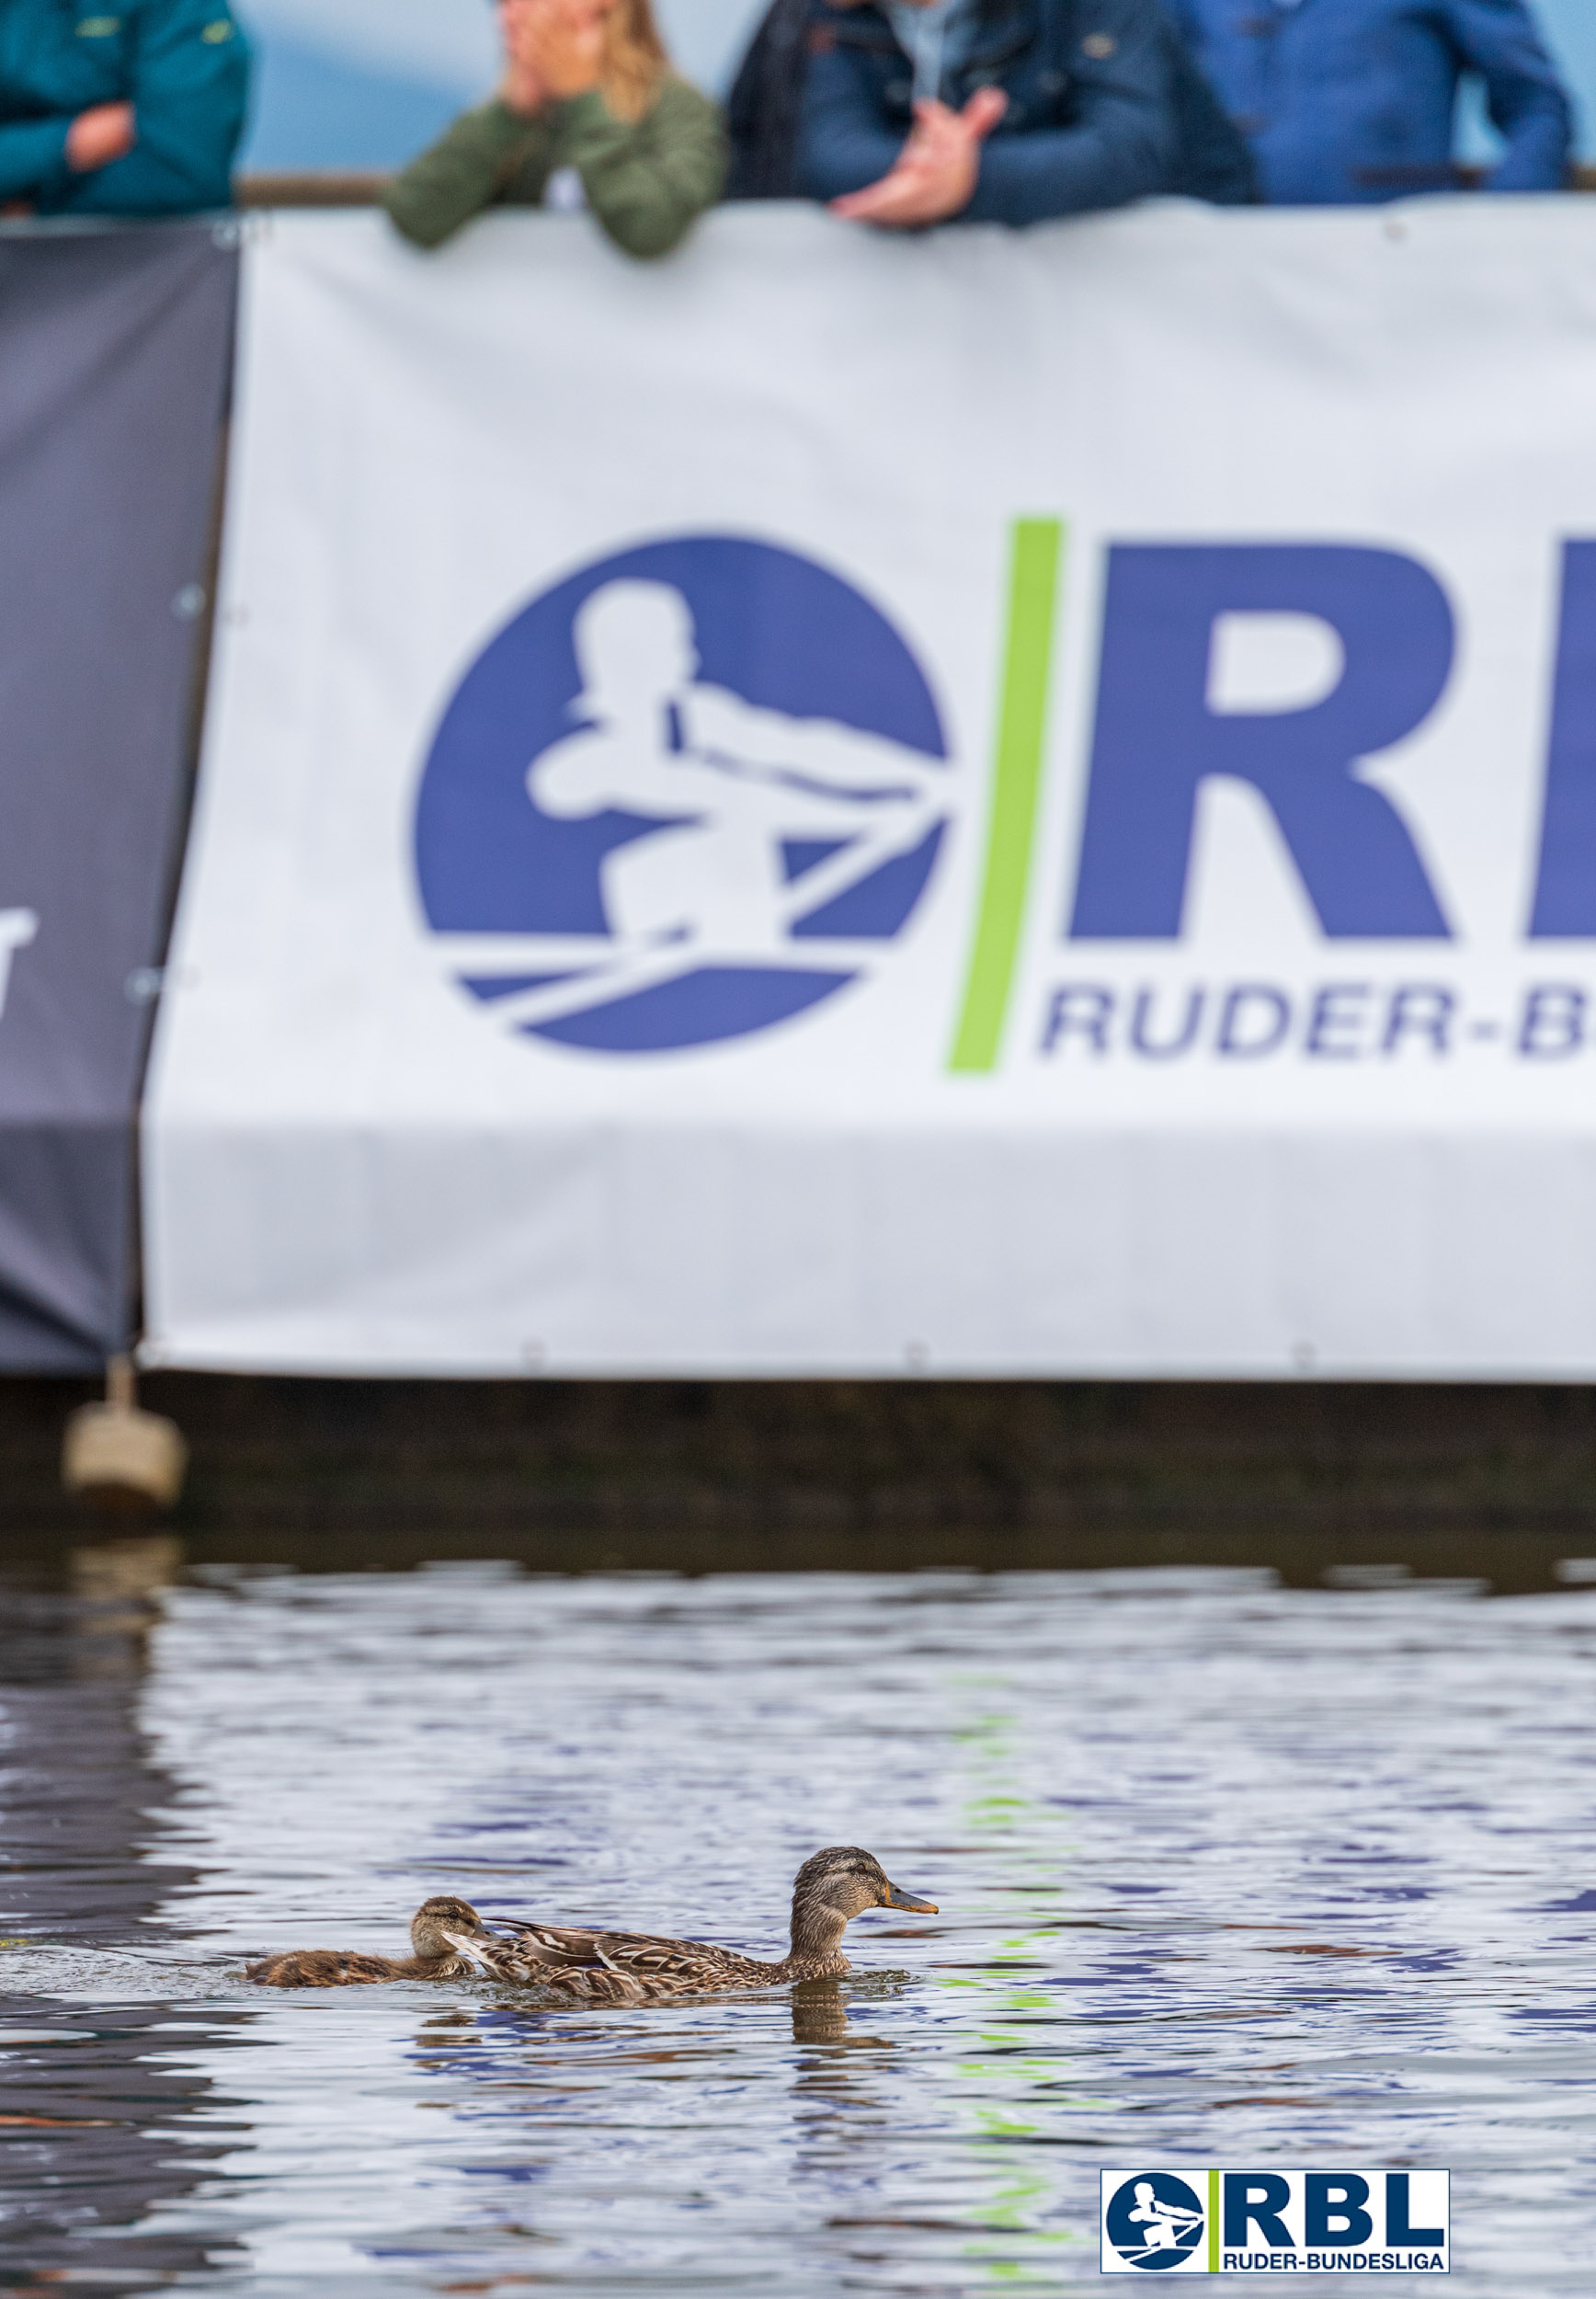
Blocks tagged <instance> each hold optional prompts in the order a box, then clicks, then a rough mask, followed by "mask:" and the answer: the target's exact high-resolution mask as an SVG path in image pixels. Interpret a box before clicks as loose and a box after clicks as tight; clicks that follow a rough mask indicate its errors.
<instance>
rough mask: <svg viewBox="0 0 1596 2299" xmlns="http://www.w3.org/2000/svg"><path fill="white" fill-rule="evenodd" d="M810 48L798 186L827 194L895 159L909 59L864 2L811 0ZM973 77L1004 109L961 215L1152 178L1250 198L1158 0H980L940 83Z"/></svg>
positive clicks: (880, 14)
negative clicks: (967, 42) (997, 92)
mask: <svg viewBox="0 0 1596 2299" xmlns="http://www.w3.org/2000/svg"><path fill="white" fill-rule="evenodd" d="M808 48H809V70H808V78H807V85H806V86H805V89H804V109H803V117H802V120H801V124H800V130H799V164H798V175H799V184H800V188H801V189H803V190H804V192H806V193H807V194H808V195H809V196H810V198H812V199H815V200H835V199H837V198H838V197H839V196H840V195H841V194H842V193H844V192H849V191H859V190H861V189H863V187H864V186H865V185H866V184H872V183H875V182H876V181H877V180H878V179H879V178H880V177H883V176H884V175H885V174H886V173H887V171H888V169H889V168H890V167H891V166H892V165H893V163H894V161H895V159H896V158H897V155H898V154H899V152H900V151H901V150H902V148H903V144H904V141H905V139H906V136H907V135H908V132H909V130H910V128H911V127H912V126H913V124H914V123H913V109H912V107H913V95H914V87H913V73H912V67H911V65H910V63H909V60H908V58H907V57H906V54H905V53H904V51H903V50H902V48H901V47H900V46H899V45H898V42H897V40H896V38H895V35H894V33H893V29H892V26H891V24H890V23H889V21H888V19H887V17H886V16H885V14H884V11H883V10H882V9H881V8H879V7H878V6H875V5H874V0H867V5H864V6H858V5H848V4H847V0H840V4H839V5H827V4H826V0H821V5H819V6H816V8H815V20H814V23H813V26H812V28H811V29H810V32H809V36H808ZM984 86H998V87H1000V88H1002V89H1003V91H1004V93H1005V94H1006V95H1007V96H1008V98H1009V109H1008V111H1007V112H1006V113H1005V115H1004V117H1003V119H1002V120H1000V121H999V122H998V127H997V128H996V130H995V131H994V132H993V133H992V134H991V135H990V136H989V137H988V138H987V140H986V143H985V145H984V146H983V147H982V154H981V175H980V180H979V182H978V184H977V186H976V189H975V198H974V199H973V200H971V202H970V204H969V206H968V207H967V208H965V209H964V211H963V214H962V215H961V216H960V218H959V219H958V220H959V221H960V222H961V223H963V222H969V223H1016V224H1018V223H1041V222H1043V220H1044V219H1045V218H1047V217H1049V216H1058V215H1078V214H1081V213H1083V212H1086V211H1087V210H1089V209H1095V208H1117V207H1122V206H1123V205H1124V203H1125V202H1126V201H1127V200H1137V199H1140V198H1142V197H1144V196H1145V195H1146V194H1147V193H1151V192H1189V193H1191V195H1192V196H1194V197H1197V198H1203V199H1213V200H1224V201H1226V202H1236V201H1241V200H1248V199H1250V198H1251V197H1252V196H1253V193H1252V186H1251V181H1250V170H1249V168H1248V160H1247V154H1246V152H1245V150H1244V149H1243V148H1242V146H1241V143H1240V141H1239V139H1238V138H1236V137H1235V136H1234V135H1233V134H1232V132H1230V130H1229V128H1228V125H1227V123H1226V121H1225V118H1224V116H1223V114H1222V113H1221V111H1220V109H1219V107H1218V105H1217V104H1216V103H1215V101H1214V97H1213V96H1212V95H1211V94H1210V92H1209V90H1208V88H1207V87H1206V86H1205V85H1204V83H1203V81H1202V79H1201V78H1200V76H1199V74H1197V72H1196V71H1195V70H1194V69H1193V67H1192V64H1191V59H1190V58H1189V57H1188V56H1187V54H1186V52H1185V51H1184V49H1183V48H1182V46H1181V43H1180V40H1179V39H1178V38H1177V36H1176V34H1175V32H1174V30H1173V29H1172V27H1171V25H1170V23H1169V20H1168V17H1166V16H1165V15H1164V13H1163V10H1162V7H1161V6H1160V0H984V6H983V10H982V21H981V26H980V29H979V32H978V34H977V36H976V39H975V43H974V45H973V47H972V48H971V50H970V51H969V52H968V53H967V54H966V55H965V56H964V58H963V61H962V63H960V64H959V65H958V67H957V69H956V70H955V71H954V73H953V74H952V80H951V84H950V85H949V86H947V87H946V88H945V89H944V96H945V97H946V98H947V100H949V101H950V102H952V103H955V104H958V105H961V106H962V105H963V104H964V103H966V102H967V101H968V100H969V98H970V97H971V96H972V95H974V93H975V90H976V88H978V87H984Z"/></svg>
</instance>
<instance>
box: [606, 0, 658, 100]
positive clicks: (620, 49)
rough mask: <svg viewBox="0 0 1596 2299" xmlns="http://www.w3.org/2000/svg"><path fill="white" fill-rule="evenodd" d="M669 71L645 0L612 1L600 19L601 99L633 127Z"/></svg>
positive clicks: (652, 15) (652, 13)
mask: <svg viewBox="0 0 1596 2299" xmlns="http://www.w3.org/2000/svg"><path fill="white" fill-rule="evenodd" d="M669 74H670V58H669V56H668V55H667V53H666V49H665V42H664V40H661V39H660V37H659V28H658V26H657V25H656V23H655V20H654V10H653V8H652V7H651V6H649V0H615V6H613V7H612V8H611V9H610V11H609V13H608V15H607V16H606V17H605V18H604V78H603V83H602V86H603V89H604V101H605V102H606V103H607V104H608V105H609V107H610V110H611V111H612V112H613V113H614V114H615V117H616V119H617V120H626V121H627V122H629V123H630V124H631V125H633V126H635V125H636V123H637V121H638V120H641V119H642V118H643V117H644V114H645V113H646V112H648V111H649V110H651V109H652V108H653V105H654V99H655V97H656V96H657V95H658V94H659V91H660V88H661V87H662V86H663V85H664V83H665V81H666V80H667V77H668V76H669Z"/></svg>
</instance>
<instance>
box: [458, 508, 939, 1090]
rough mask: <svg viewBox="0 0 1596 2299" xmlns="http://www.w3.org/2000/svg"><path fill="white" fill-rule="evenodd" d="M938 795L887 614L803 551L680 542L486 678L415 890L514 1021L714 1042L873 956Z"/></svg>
mask: <svg viewBox="0 0 1596 2299" xmlns="http://www.w3.org/2000/svg"><path fill="white" fill-rule="evenodd" d="M946 794H947V745H946V742H945V740H944V738H943V733H942V726H941V719H940V718H939V716H938V713H937V707H936V704H935V703H934V702H933V701H932V698H931V693H930V690H929V686H928V685H927V683H926V680H925V677H924V675H923V673H922V672H921V670H920V669H919V666H918V663H917V662H916V660H915V658H914V657H913V655H912V654H911V653H910V652H909V649H908V647H907V646H906V645H905V643H904V641H903V639H902V638H901V637H900V636H899V635H898V634H897V632H896V631H895V629H894V628H893V626H892V624H891V623H889V622H888V621H887V620H886V618H885V616H884V615H883V614H882V613H881V612H880V611H879V609H877V608H875V607H873V606H872V605H871V603H870V601H869V600H866V599H864V598H862V597H861V594H860V593H859V592H858V591H857V590H855V589H852V588H851V587H850V586H849V584H847V583H845V582H842V581H840V580H839V579H838V577H837V576H835V575H832V574H828V573H827V570H826V569H825V568H824V567H821V566H816V565H815V563H814V561H813V560H810V559H805V558H801V557H799V556H798V555H797V554H796V553H794V552H791V551H782V550H778V549H777V548H776V547H775V546H774V545H773V544H770V543H752V542H748V541H746V540H742V539H738V538H735V537H731V536H722V535H693V536H684V537H682V538H680V539H678V540H674V541H671V542H667V543H650V544H647V545H645V546H644V547H643V548H641V549H638V550H635V551H626V552H622V553H621V554H620V555H617V556H615V557H613V558H608V559H604V560H602V561H600V562H599V564H598V565H596V566H589V567H586V568H584V569H583V571H582V572H581V573H580V574H577V575H573V576H572V577H570V578H568V579H567V580H566V581H565V582H563V583H561V584H559V585H558V586H557V587H556V588H555V589H553V590H548V591H545V592H543V594H542V597H541V598H538V599H534V600H532V602H531V604H530V606H528V607H526V608H524V609H523V610H522V612H520V613H519V614H518V615H517V616H516V618H515V620H514V621H513V622H512V623H508V624H507V627H506V628H505V629H504V630H502V631H501V632H500V633H499V634H498V635H497V636H496V638H494V639H493V640H492V641H491V642H490V644H489V645H488V646H487V647H486V648H485V651H484V653H483V654H482V655H481V656H480V657H479V658H478V659H477V660H476V662H475V663H473V666H472V668H471V669H470V670H469V671H467V673H466V675H465V677H464V679H463V680H462V682H461V685H460V687H459V689H458V691H457V692H456V693H455V695H454V697H453V699H452V700H451V701H450V704H449V707H448V709H447V711H446V712H445V713H444V716H443V721H442V724H441V726H439V730H438V735H437V738H436V739H435V741H434V743H433V746H432V751H431V755H430V757H429V758H428V761H427V768H426V772H425V774H424V776H423V778H422V783H421V793H420V797H419V800H418V803H417V806H416V875H417V878H418V881H419V885H420V891H421V900H422V906H423V909H425V911H426V915H427V920H428V924H429V926H430V927H431V928H432V930H433V932H434V933H436V934H438V935H440V936H447V937H448V938H449V941H450V945H451V946H450V948H449V950H448V954H447V955H448V962H449V964H450V970H451V971H452V973H453V975H454V978H455V979H456V980H457V981H458V982H459V984H460V986H461V988H462V989H464V990H465V991H467V992H468V993H469V994H470V995H471V996H472V997H473V998H474V999H476V1000H478V1001H481V1002H482V1004H483V1005H484V1006H485V1007H486V1008H488V1009H489V1010H490V1011H491V1012H493V1013H494V1014H495V1015H496V1017H497V1018H499V1019H500V1020H501V1022H502V1024H503V1025H504V1026H505V1027H506V1028H507V1029H509V1030H511V1031H513V1032H515V1033H517V1034H518V1035H528V1036H532V1037H541V1038H546V1039H552V1040H553V1042H554V1043H555V1044H557V1045H561V1046H572V1047H585V1048H587V1050H589V1051H592V1052H595V1053H604V1054H655V1053H662V1052H665V1051H667V1050H669V1049H672V1048H677V1047H690V1046H706V1045H712V1044H713V1043H715V1042H716V1041H717V1040H720V1039H724V1038H735V1037H742V1036H745V1035H747V1034H748V1033H749V1032H751V1031H755V1030H765V1029H770V1027H772V1026H773V1025H774V1024H778V1023H781V1022H785V1021H788V1020H790V1019H791V1018H792V1016H793V1015H795V1014H799V1013H802V1012H804V1010H805V1009H806V1008H807V1007H810V1006H814V1005H816V1004H818V1003H819V1002H820V1001H821V1000H822V999H826V998H831V997H834V996H836V994H837V993H838V991H839V990H841V989H845V988H846V987H847V985H848V984H849V983H850V982H854V981H857V980H859V979H860V978H861V977H863V976H865V975H867V974H868V973H869V972H870V970H871V968H872V964H873V963H874V962H875V961H876V960H878V959H879V957H880V955H881V954H882V950H883V947H884V945H885V944H890V943H891V942H892V941H893V939H894V938H895V936H896V935H897V934H899V933H900V932H902V931H903V929H904V927H905V926H906V924H907V922H908V920H909V917H910V915H911V913H912V912H913V911H914V909H915V908H916V906H917V905H918V902H919V899H920V898H921V896H922V894H923V893H924V891H925V888H926V886H927V883H928V881H929V877H930V875H931V872H932V869H933V868H934V866H935V864H936V859H937V853H938V850H939V848H940V846H941V840H942V835H943V832H944V829H945V828H946V823H947V795H946Z"/></svg>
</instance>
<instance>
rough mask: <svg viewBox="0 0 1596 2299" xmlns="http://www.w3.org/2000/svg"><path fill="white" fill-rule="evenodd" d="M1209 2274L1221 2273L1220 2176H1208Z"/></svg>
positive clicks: (1214, 2172) (1212, 2173) (1212, 2172)
mask: <svg viewBox="0 0 1596 2299" xmlns="http://www.w3.org/2000/svg"><path fill="white" fill-rule="evenodd" d="M1208 2272H1209V2273H1210V2275H1217V2274H1218V2272H1219V2174H1218V2172H1217V2171H1211V2172H1210V2173H1209V2174H1208Z"/></svg>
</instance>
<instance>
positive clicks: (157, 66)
mask: <svg viewBox="0 0 1596 2299" xmlns="http://www.w3.org/2000/svg"><path fill="white" fill-rule="evenodd" d="M248 92H249V50H248V46H247V44H246V42H245V38H244V35H243V33H242V32H241V31H240V30H239V29H238V26H237V24H236V22H235V21H234V17H233V16H232V14H231V13H230V10H229V7H228V4H227V0H0V202H5V201H8V200H26V201H28V203H29V205H30V206H31V207H32V208H34V209H35V210H36V211H37V212H38V213H39V214H40V215H182V214H185V213H188V212H192V211H193V210H195V209H199V208H224V207H226V206H227V205H228V203H229V201H230V200H231V199H232V197H233V189H232V167H233V154H234V151H235V150H236V149H237V146H238V140H239V137H240V136H241V135H242V134H243V132H244V116H245V104H246V101H247V97H248ZM118 102H127V103H131V105H132V106H133V109H134V112H135V114H136V120H137V132H138V142H137V143H136V144H135V145H134V147H133V149H132V151H131V152H130V153H129V154H127V156H126V158H125V159H120V160H113V161H112V162H111V164H110V166H108V167H101V168H97V169H95V170H94V172H93V173H92V174H88V175H83V176H79V175H75V174H74V172H73V170H72V169H71V168H70V167H69V166H67V164H66V134H67V130H68V129H69V128H70V127H71V126H72V123H73V121H74V120H75V119H76V117H77V115H78V113H79V112H82V111H87V110H89V109H91V108H92V107H93V106H94V105H96V104H114V103H118Z"/></svg>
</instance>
